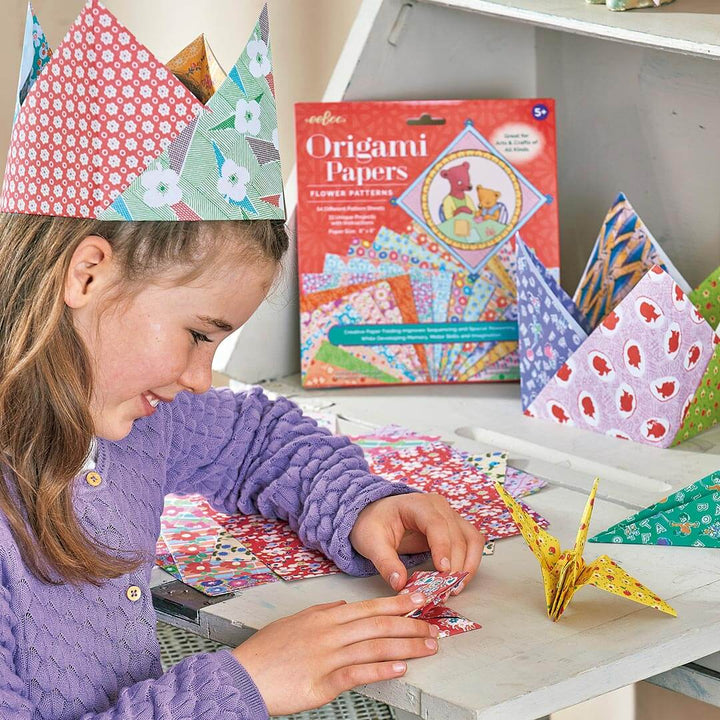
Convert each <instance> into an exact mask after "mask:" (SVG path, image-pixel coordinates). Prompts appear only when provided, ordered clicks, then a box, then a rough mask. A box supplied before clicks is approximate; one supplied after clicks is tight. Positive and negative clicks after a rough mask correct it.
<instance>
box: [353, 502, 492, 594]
mask: <svg viewBox="0 0 720 720" xmlns="http://www.w3.org/2000/svg"><path fill="white" fill-rule="evenodd" d="M350 542H351V543H352V546H353V547H354V548H355V550H356V551H357V552H359V553H360V554H361V555H362V556H364V557H366V558H367V559H368V560H370V561H371V562H372V563H373V565H375V567H376V568H377V570H378V572H379V573H380V574H381V575H382V576H383V577H384V578H385V580H386V581H387V583H388V584H389V585H390V587H392V588H393V590H397V591H400V590H402V588H403V587H405V583H406V582H407V577H408V576H407V570H406V568H405V566H404V565H403V563H402V562H401V561H400V558H399V557H398V556H399V555H400V554H406V553H419V552H424V551H426V550H430V552H431V553H432V559H433V563H434V564H435V567H436V568H437V569H438V570H441V571H442V572H468V573H469V575H468V577H467V578H465V581H464V583H463V585H462V586H461V589H462V587H465V585H466V584H467V583H468V582H469V581H470V580H471V579H472V577H473V575H475V572H476V571H477V569H478V566H479V565H480V560H481V559H482V552H483V547H484V546H485V536H484V535H483V534H482V533H481V532H479V531H478V530H476V529H475V527H474V526H473V525H471V524H470V523H469V522H467V520H463V519H462V518H461V517H460V516H459V515H458V514H457V513H456V512H455V511H454V510H453V509H452V508H451V507H450V505H449V504H448V502H447V500H445V498H443V497H441V496H440V495H434V494H432V493H408V494H407V495H392V496H391V497H386V498H382V499H381V500H376V501H375V502H373V503H370V504H369V505H368V506H367V507H366V508H364V509H363V510H362V512H361V513H360V515H358V519H357V520H356V521H355V525H354V526H353V529H352V531H351V533H350Z"/></svg>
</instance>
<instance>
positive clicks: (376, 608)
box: [331, 593, 426, 623]
mask: <svg viewBox="0 0 720 720" xmlns="http://www.w3.org/2000/svg"><path fill="white" fill-rule="evenodd" d="M425 602H426V599H425V596H424V595H423V594H422V593H412V594H408V593H403V594H401V595H394V596H392V597H384V598H375V599H373V600H360V601H359V602H354V603H348V604H347V605H345V606H343V607H336V608H333V609H332V610H331V612H332V613H333V615H335V617H336V620H337V622H338V623H349V622H352V621H353V620H360V619H361V618H371V617H376V616H379V615H407V614H408V613H409V612H412V611H413V610H416V609H417V608H419V607H421V606H422V605H424V604H425Z"/></svg>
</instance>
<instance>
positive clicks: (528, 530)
mask: <svg viewBox="0 0 720 720" xmlns="http://www.w3.org/2000/svg"><path fill="white" fill-rule="evenodd" d="M597 486H598V478H595V484H594V485H593V489H592V491H591V493H590V497H589V498H588V501H587V504H586V505H585V511H584V512H583V516H582V521H581V522H580V529H579V530H578V534H577V538H576V540H575V547H574V548H573V549H572V550H561V549H560V542H559V541H558V540H557V538H554V537H553V536H552V535H551V534H550V533H549V532H547V531H546V530H543V529H542V528H541V527H540V526H539V525H538V524H537V523H536V522H535V521H534V520H533V519H532V518H531V517H530V516H529V515H528V514H527V513H526V512H525V511H524V510H523V509H522V508H521V507H520V505H519V504H518V503H517V502H516V501H515V500H514V499H513V498H512V497H511V496H510V495H508V493H507V492H506V491H505V489H504V488H503V487H502V485H500V484H499V483H495V489H496V490H497V491H498V494H499V495H500V497H501V498H502V499H503V501H504V502H505V504H506V505H507V507H508V510H510V513H511V514H512V516H513V520H514V521H515V524H516V525H517V526H518V528H519V529H520V532H521V533H522V536H523V537H524V538H525V542H527V544H528V546H529V547H530V549H531V550H532V551H533V553H534V554H535V557H536V558H537V559H538V560H539V561H540V569H541V570H542V574H543V582H544V584H545V600H546V602H547V609H548V616H549V617H550V619H551V620H552V621H553V622H557V620H558V619H559V618H560V616H561V615H562V614H563V612H564V611H565V608H566V607H567V606H568V603H569V602H570V599H571V598H572V596H573V595H574V594H575V591H576V590H578V589H579V588H581V587H582V586H583V585H594V586H595V587H597V588H600V589H601V590H606V591H607V592H610V593H613V595H619V596H620V597H626V598H628V600H634V601H635V602H638V603H642V604H643V605H649V606H650V607H653V608H656V609H657V610H662V611H663V612H666V613H668V614H670V615H674V616H676V617H677V613H676V612H675V610H673V609H672V608H671V607H670V606H669V605H668V604H667V603H666V602H664V601H663V600H661V599H660V598H659V597H657V595H655V593H653V592H651V591H650V590H648V588H646V587H645V586H644V585H643V584H642V583H639V582H638V581H637V580H636V579H635V578H634V577H632V576H630V575H628V574H627V573H626V572H625V571H624V570H623V569H622V568H620V567H619V566H618V565H617V564H616V563H614V562H613V561H612V560H611V559H610V558H609V557H608V556H607V555H602V556H600V557H599V558H597V560H594V561H593V562H591V563H590V564H589V565H586V564H585V562H584V561H583V558H582V555H583V550H584V549H585V539H586V538H587V534H588V527H589V525H590V515H591V514H592V510H593V505H594V503H595V493H596V492H597Z"/></svg>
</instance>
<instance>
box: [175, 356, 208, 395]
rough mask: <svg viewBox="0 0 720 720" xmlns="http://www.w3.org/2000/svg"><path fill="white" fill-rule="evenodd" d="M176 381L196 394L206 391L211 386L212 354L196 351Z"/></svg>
mask: <svg viewBox="0 0 720 720" xmlns="http://www.w3.org/2000/svg"><path fill="white" fill-rule="evenodd" d="M178 382H179V383H180V384H181V385H182V386H183V387H184V388H186V389H187V390H189V391H190V392H192V393H195V394H196V395H201V394H202V393H204V392H207V391H208V390H209V389H210V387H211V386H212V355H208V354H206V353H196V354H195V356H194V357H193V358H191V360H190V362H189V363H188V364H187V366H186V368H185V371H184V372H183V374H182V375H181V376H180V377H179V378H178Z"/></svg>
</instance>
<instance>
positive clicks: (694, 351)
mask: <svg viewBox="0 0 720 720" xmlns="http://www.w3.org/2000/svg"><path fill="white" fill-rule="evenodd" d="M517 273H518V317H519V320H518V321H519V328H520V346H519V352H520V368H521V396H522V403H523V409H524V411H525V414H526V415H529V416H531V417H537V418H541V419H545V420H550V421H552V422H555V423H557V424H560V425H567V426H576V427H579V428H583V429H587V430H594V431H595V432H601V433H604V434H606V435H610V436H613V437H618V438H623V439H626V440H634V441H636V442H641V443H645V444H649V445H654V446H657V447H662V448H665V447H668V446H670V445H673V444H677V443H679V442H682V441H683V440H686V439H688V438H690V437H692V436H694V435H696V434H697V433H699V432H702V431H703V430H706V429H708V428H709V427H711V426H713V425H715V424H716V423H717V422H718V419H719V418H720V356H719V352H720V350H719V349H718V348H719V346H718V342H719V339H718V336H717V335H716V332H715V328H716V326H717V321H718V317H719V315H720V313H719V312H718V309H719V308H720V295H719V293H718V290H717V288H718V280H720V269H718V270H716V271H714V272H713V273H712V274H711V275H710V276H709V277H708V278H707V279H706V280H705V281H704V282H703V283H702V284H701V285H700V286H699V287H698V288H697V289H696V290H695V291H693V292H690V289H689V287H688V284H687V282H686V281H685V280H684V279H683V278H682V276H681V275H680V274H679V273H678V271H677V270H676V269H675V267H674V266H673V265H672V263H671V261H670V260H669V258H668V257H667V256H666V255H665V253H664V252H663V251H662V249H661V248H660V246H659V245H658V243H657V241H656V240H655V239H654V238H653V236H652V235H651V234H650V232H649V231H648V230H647V228H646V227H645V226H644V224H643V223H642V221H641V220H640V218H639V217H638V215H637V214H636V213H635V211H634V210H633V208H632V206H631V205H630V203H629V202H628V201H627V199H626V198H625V197H624V196H623V195H620V196H619V197H618V199H617V201H616V202H615V204H614V205H613V206H612V208H611V209H610V211H609V212H608V215H607V217H606V218H605V221H604V223H603V228H602V230H601V233H600V235H599V237H598V239H597V242H596V244H595V248H594V250H593V252H592V254H591V257H590V260H589V262H588V265H587V267H586V269H585V272H584V274H583V276H582V278H581V280H580V283H579V285H578V289H577V291H576V292H575V296H574V298H573V299H571V298H570V297H569V296H568V295H567V294H566V293H565V292H564V291H563V290H562V288H561V287H560V286H559V285H558V283H557V282H556V281H555V279H554V277H553V276H552V275H551V274H550V273H549V272H548V271H547V270H546V268H545V267H544V266H543V264H542V262H541V261H539V260H538V258H537V257H536V256H535V255H534V254H533V253H532V252H531V251H530V250H529V248H528V247H527V246H526V245H524V244H523V243H522V242H519V243H518V259H517Z"/></svg>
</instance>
